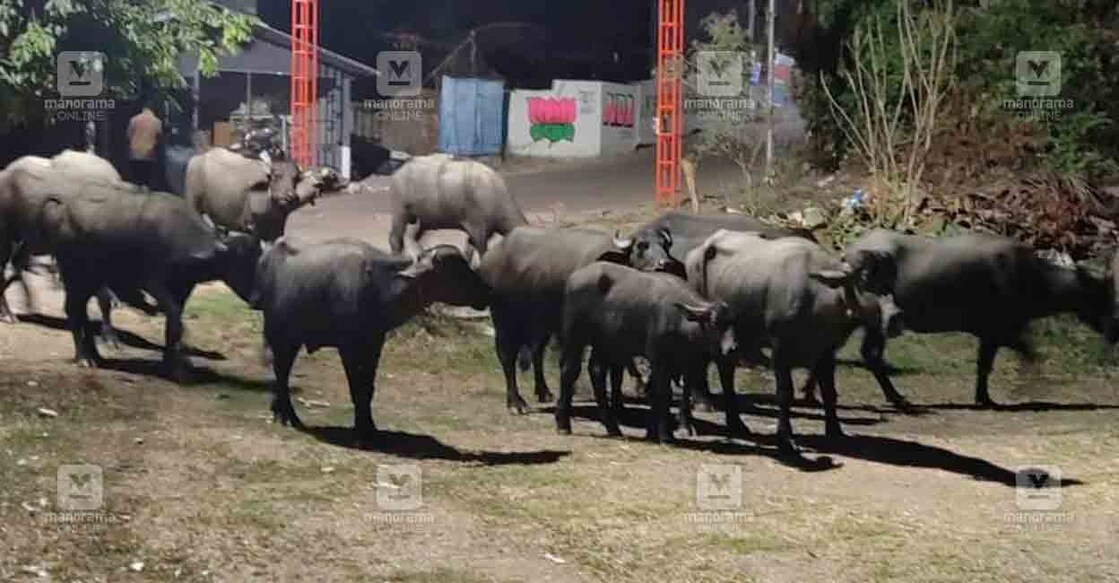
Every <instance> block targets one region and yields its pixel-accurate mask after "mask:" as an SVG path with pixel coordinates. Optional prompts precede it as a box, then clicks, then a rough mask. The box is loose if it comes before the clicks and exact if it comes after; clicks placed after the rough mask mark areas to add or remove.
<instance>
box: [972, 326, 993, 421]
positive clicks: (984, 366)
mask: <svg viewBox="0 0 1119 583" xmlns="http://www.w3.org/2000/svg"><path fill="white" fill-rule="evenodd" d="M998 351H999V345H998V343H997V342H995V341H993V340H991V339H989V338H980V339H979V359H978V362H977V368H978V371H977V373H978V374H977V376H976V379H975V404H976V405H979V406H981V407H995V406H996V404H995V402H994V401H992V400H991V394H990V393H989V392H988V389H987V380H988V379H989V378H990V376H991V369H993V368H994V366H995V355H996V354H997V353H998Z"/></svg>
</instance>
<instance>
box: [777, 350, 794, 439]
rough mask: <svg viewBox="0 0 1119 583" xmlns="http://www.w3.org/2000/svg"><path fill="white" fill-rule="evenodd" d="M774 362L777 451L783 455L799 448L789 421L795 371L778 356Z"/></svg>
mask: <svg viewBox="0 0 1119 583" xmlns="http://www.w3.org/2000/svg"><path fill="white" fill-rule="evenodd" d="M775 352H776V351H775ZM773 360H774V366H773V373H774V376H775V377H777V406H778V419H777V449H778V450H779V451H781V452H783V453H795V452H796V451H797V447H796V444H795V443H793V424H792V421H790V420H789V416H790V413H791V411H790V410H791V409H792V405H793V371H792V368H791V367H789V366H788V365H786V364H783V363H781V362H780V360H779V359H778V358H776V354H775V355H774V359H773Z"/></svg>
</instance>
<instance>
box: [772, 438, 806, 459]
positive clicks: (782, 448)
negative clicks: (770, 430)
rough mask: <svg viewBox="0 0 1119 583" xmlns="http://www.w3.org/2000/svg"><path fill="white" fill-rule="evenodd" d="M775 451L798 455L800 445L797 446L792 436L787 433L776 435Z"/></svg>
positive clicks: (782, 453)
mask: <svg viewBox="0 0 1119 583" xmlns="http://www.w3.org/2000/svg"><path fill="white" fill-rule="evenodd" d="M777 452H778V453H780V454H781V455H789V456H798V455H800V447H799V446H797V444H796V442H794V441H793V438H792V437H790V436H788V435H778V436H777Z"/></svg>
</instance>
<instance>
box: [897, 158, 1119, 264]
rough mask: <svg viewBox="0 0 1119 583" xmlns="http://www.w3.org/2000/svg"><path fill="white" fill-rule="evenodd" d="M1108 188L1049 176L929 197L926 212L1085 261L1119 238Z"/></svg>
mask: <svg viewBox="0 0 1119 583" xmlns="http://www.w3.org/2000/svg"><path fill="white" fill-rule="evenodd" d="M1109 198H1110V197H1109V196H1108V193H1107V191H1106V190H1097V189H1093V188H1091V187H1090V186H1088V185H1087V184H1085V183H1083V182H1081V181H1079V180H1075V179H1070V178H1064V177H1060V176H1051V175H1043V176H1038V177H1031V178H1025V179H1021V180H1019V181H1017V182H1015V183H1011V184H1003V185H1000V186H999V187H997V188H994V189H988V190H986V191H977V192H970V193H967V194H963V195H959V196H956V197H951V198H949V197H940V198H938V199H937V200H931V199H925V200H924V201H923V202H922V203H921V205H919V207H918V211H920V213H921V214H922V216H925V217H929V218H937V219H942V220H944V221H948V222H951V223H954V224H957V225H959V226H961V227H964V228H970V229H978V230H984V231H989V232H992V233H995V234H998V235H1004V236H1007V237H1012V238H1014V239H1018V240H1019V241H1022V242H1023V243H1026V244H1028V245H1031V246H1033V247H1035V248H1037V249H1052V250H1055V251H1058V252H1061V253H1065V254H1068V255H1069V256H1071V257H1072V259H1073V260H1077V261H1079V260H1081V259H1085V258H1087V257H1090V256H1092V255H1097V254H1099V253H1101V252H1106V251H1107V250H1109V249H1111V248H1113V247H1114V246H1115V245H1116V243H1117V242H1119V225H1117V223H1119V209H1117V208H1116V207H1117V206H1119V205H1117V204H1115V202H1114V201H1110V200H1108V199H1109Z"/></svg>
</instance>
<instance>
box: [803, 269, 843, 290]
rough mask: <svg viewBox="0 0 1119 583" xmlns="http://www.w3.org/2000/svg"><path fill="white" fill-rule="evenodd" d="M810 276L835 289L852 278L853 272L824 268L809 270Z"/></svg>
mask: <svg viewBox="0 0 1119 583" xmlns="http://www.w3.org/2000/svg"><path fill="white" fill-rule="evenodd" d="M808 277H811V278H812V279H814V280H816V281H818V282H820V283H822V284H824V285H826V286H828V287H830V288H833V289H834V288H839V287H843V286H844V285H845V284H846V283H847V281H848V280H849V279H850V278H851V273H850V272H848V271H843V270H840V269H823V270H820V271H812V272H809V274H808Z"/></svg>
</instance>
